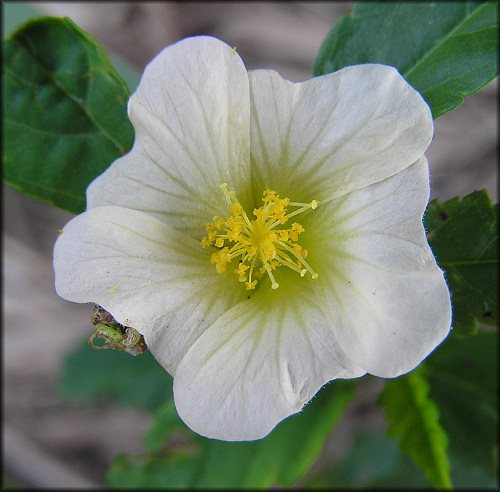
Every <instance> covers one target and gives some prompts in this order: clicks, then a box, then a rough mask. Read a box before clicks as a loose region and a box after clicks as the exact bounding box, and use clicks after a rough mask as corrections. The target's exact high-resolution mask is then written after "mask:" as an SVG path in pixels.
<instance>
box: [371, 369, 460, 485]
mask: <svg viewBox="0 0 500 492" xmlns="http://www.w3.org/2000/svg"><path fill="white" fill-rule="evenodd" d="M428 393H429V385H428V383H427V381H426V380H425V378H424V377H423V376H422V375H421V373H420V372H419V371H418V370H417V371H413V372H411V373H410V374H407V375H406V376H402V377H400V378H397V379H392V380H389V381H387V383H386V385H385V388H384V390H383V391H382V393H381V394H380V397H379V403H380V404H381V405H382V406H383V407H384V408H385V410H386V415H387V420H388V421H389V429H388V434H389V436H391V437H394V438H398V439H399V446H400V448H401V450H402V451H403V452H405V453H407V454H409V455H410V456H411V457H412V459H413V461H414V462H415V463H416V464H417V465H418V466H420V467H421V468H423V469H424V471H425V472H426V475H427V477H428V478H429V480H430V481H431V482H432V483H433V484H434V485H435V486H436V487H438V488H450V487H451V479H450V465H449V462H448V456H447V453H446V448H447V442H448V441H447V436H446V433H445V432H444V430H443V429H442V427H441V425H440V424H439V412H438V409H437V407H436V405H435V404H434V402H433V401H432V400H431V399H430V398H429V395H428Z"/></svg>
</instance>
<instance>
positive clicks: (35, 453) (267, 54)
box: [2, 2, 498, 488]
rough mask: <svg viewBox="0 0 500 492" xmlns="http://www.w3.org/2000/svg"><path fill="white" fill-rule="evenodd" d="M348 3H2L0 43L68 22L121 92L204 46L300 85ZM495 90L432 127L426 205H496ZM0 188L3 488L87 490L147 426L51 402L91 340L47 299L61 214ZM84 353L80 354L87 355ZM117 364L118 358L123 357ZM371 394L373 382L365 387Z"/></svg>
mask: <svg viewBox="0 0 500 492" xmlns="http://www.w3.org/2000/svg"><path fill="white" fill-rule="evenodd" d="M351 7H352V2H331V3H330V2H321V3H314V2H303V3H300V2H299V3H288V2H276V3H273V2H112V3H111V2H110V3H107V2H96V3H92V2H88V3H87V2H85V3H79V2H69V3H65V2H54V3H45V2H36V3H32V4H29V3H21V2H2V8H3V33H4V38H6V37H8V36H9V34H10V33H11V32H12V30H13V29H15V28H17V27H18V26H19V24H20V23H21V22H24V21H25V20H27V19H29V18H31V17H36V16H39V15H54V16H68V17H70V18H71V19H72V20H73V21H74V22H75V23H76V24H78V25H79V26H80V27H81V28H82V29H84V30H86V31H88V32H89V33H90V34H91V35H92V36H93V37H95V38H96V40H97V41H98V42H99V43H101V44H102V45H103V46H104V47H105V48H106V49H107V50H108V51H109V52H110V53H112V55H113V60H114V61H116V65H115V66H117V68H119V71H120V73H122V74H123V75H124V78H126V80H127V82H129V84H130V87H131V89H132V88H133V84H134V83H136V81H137V80H138V77H137V75H136V74H140V73H141V72H142V70H143V68H144V67H145V65H146V64H147V63H148V62H149V61H150V60H151V59H152V58H153V57H154V56H155V55H156V54H157V53H158V52H159V51H160V50H161V49H163V48H164V47H165V46H167V45H169V44H172V43H174V42H176V41H178V40H180V39H182V38H185V37H187V36H192V35H198V34H208V35H212V36H215V37H218V38H219V39H221V40H223V41H225V42H226V43H227V44H229V45H231V46H236V47H237V50H238V53H239V54H240V56H241V57H242V59H243V61H244V62H245V64H246V66H247V68H248V69H254V68H271V69H274V70H277V71H278V72H279V73H280V74H281V75H282V76H283V77H285V78H288V79H289V80H291V81H294V82H299V81H303V80H307V79H309V78H310V77H311V70H312V64H313V61H314V58H315V56H316V54H317V52H318V49H319V47H320V45H321V43H322V41H323V39H324V38H325V36H326V34H327V33H328V31H329V30H330V29H331V27H332V26H333V25H334V23H335V22H336V20H337V19H338V18H339V17H340V16H342V15H345V14H348V13H349V12H350V9H351ZM497 111H498V99H497V80H495V81H493V82H492V83H490V84H489V85H487V86H486V87H485V88H484V89H482V90H481V91H480V92H479V93H477V94H475V95H473V96H470V97H468V98H466V100H465V103H464V104H463V105H462V106H461V107H459V108H458V109H456V110H454V111H452V112H450V113H447V114H445V115H443V116H441V117H440V118H438V119H437V120H436V122H435V137H434V141H433V142H432V143H431V146H430V148H429V150H428V152H427V157H428V160H429V163H430V169H431V189H432V196H431V198H439V199H440V201H441V202H443V201H445V200H447V199H449V198H452V197H455V196H457V195H458V196H460V197H463V196H465V195H467V194H468V193H470V192H472V191H474V190H480V189H483V188H486V189H488V191H489V193H490V196H491V198H492V201H493V202H494V203H496V202H497V200H498V189H497V185H498V169H497V158H498V148H497V133H498V128H497ZM2 186H3V189H2V191H3V224H4V230H3V267H4V268H3V275H4V276H3V306H4V310H3V326H4V330H3V336H4V340H3V371H2V374H3V390H4V394H3V396H4V398H3V402H4V408H3V409H4V412H3V418H4V421H3V429H4V432H3V459H4V467H3V470H4V474H5V476H6V479H7V484H8V485H13V486H16V485H17V486H21V487H24V486H30V487H40V488H57V487H64V488H94V487H95V488H97V487H101V488H102V487H103V486H105V478H104V477H105V472H106V470H107V469H108V468H109V466H110V464H111V462H112V460H113V458H114V456H115V455H116V454H118V453H127V454H138V453H140V452H141V451H143V448H142V446H141V437H142V436H143V434H144V432H145V431H146V430H147V428H148V426H149V424H150V422H151V416H150V414H148V413H146V412H141V411H138V410H134V409H131V408H127V407H123V406H119V405H118V404H117V403H114V402H113V401H112V400H110V399H106V398H102V399H100V400H99V401H97V402H94V403H91V402H77V401H72V400H69V399H67V398H63V397H62V396H61V394H60V392H59V383H60V379H61V368H62V364H63V361H64V359H65V357H66V356H67V355H68V354H69V353H71V352H72V351H74V350H75V347H76V346H77V345H79V344H81V342H82V340H85V339H87V338H88V337H89V336H90V334H91V333H92V332H93V327H92V325H91V324H90V314H91V307H90V306H81V305H75V304H71V303H68V302H65V301H63V300H62V299H60V298H59V297H58V296H57V295H56V294H55V291H54V287H53V283H54V275H53V270H52V248H53V245H54V242H55V240H56V238H57V235H58V229H62V227H63V226H64V225H65V223H66V222H67V221H68V220H69V219H70V218H71V214H69V213H67V212H64V211H62V210H59V209H56V208H54V207H52V206H51V205H48V204H45V203H42V202H40V201H38V200H35V199H32V198H30V197H27V196H25V195H23V194H21V193H19V192H17V191H16V190H14V189H13V188H10V187H8V186H6V185H2ZM89 350H91V349H90V348H89ZM122 355H123V356H124V357H127V356H128V355H126V354H122ZM374 391H376V382H375V384H374ZM384 425H385V422H384V418H383V415H382V414H381V413H380V412H379V411H378V410H377V408H376V407H375V406H374V394H370V393H368V394H365V395H364V396H362V397H360V398H358V400H356V401H355V402H354V405H353V406H352V408H351V409H350V410H349V412H348V415H347V416H346V418H344V420H343V421H342V422H341V423H340V424H339V426H338V427H337V429H336V430H335V431H334V435H333V436H332V439H331V443H330V444H329V445H328V446H327V449H326V450H325V453H328V457H329V458H328V459H334V458H335V457H339V456H341V455H342V453H343V452H344V451H345V449H346V447H347V446H348V443H349V442H350V439H352V438H353V436H354V435H356V433H359V432H360V431H361V430H363V429H367V428H376V429H381V428H383V427H384Z"/></svg>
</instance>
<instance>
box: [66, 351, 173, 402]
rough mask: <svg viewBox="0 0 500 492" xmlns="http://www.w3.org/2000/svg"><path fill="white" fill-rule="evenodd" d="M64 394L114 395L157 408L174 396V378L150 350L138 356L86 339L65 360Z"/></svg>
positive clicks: (93, 397)
mask: <svg viewBox="0 0 500 492" xmlns="http://www.w3.org/2000/svg"><path fill="white" fill-rule="evenodd" d="M61 389H62V393H63V394H64V395H65V396H67V397H70V398H75V399H80V400H83V399H89V400H96V399H99V398H104V397H106V398H113V399H115V400H116V401H118V402H120V403H123V404H126V405H131V406H134V407H136V408H144V409H146V410H155V409H157V408H159V407H161V406H162V405H163V404H164V403H165V401H168V400H169V399H172V378H171V377H170V376H169V374H168V373H167V372H166V371H165V370H164V369H163V367H161V366H160V364H158V362H156V360H155V359H154V358H153V356H152V355H151V353H150V352H149V351H146V352H144V353H143V354H141V355H138V356H136V357H134V356H132V355H129V354H127V353H126V352H121V351H117V350H110V349H108V350H94V349H92V348H90V347H89V345H88V344H87V341H85V342H83V343H82V344H81V345H80V346H79V347H78V348H77V349H76V350H75V351H74V352H73V353H71V354H70V355H69V356H68V357H67V358H66V360H65V361H64V367H63V377H62V380H61Z"/></svg>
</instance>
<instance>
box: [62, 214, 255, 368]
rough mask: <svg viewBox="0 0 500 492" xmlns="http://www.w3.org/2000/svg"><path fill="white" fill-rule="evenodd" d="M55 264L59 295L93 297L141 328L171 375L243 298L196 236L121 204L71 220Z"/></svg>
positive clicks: (234, 281) (122, 320)
mask: <svg viewBox="0 0 500 492" xmlns="http://www.w3.org/2000/svg"><path fill="white" fill-rule="evenodd" d="M54 270H55V274H56V291H57V293H58V294H59V295H60V296H61V297H63V298H64V299H66V300H69V301H73V302H80V303H85V302H95V303H97V304H99V305H101V306H102V307H103V308H104V309H106V310H107V311H109V312H110V313H111V314H112V315H113V316H114V317H115V319H116V320H117V321H118V322H120V323H122V324H123V325H126V326H131V327H133V328H135V329H136V330H138V331H139V332H140V333H141V334H142V335H144V338H145V340H146V343H147V344H148V346H149V347H150V349H151V351H152V352H153V354H154V355H155V356H157V359H158V360H159V362H160V363H161V364H162V365H163V366H164V367H165V368H166V369H167V370H168V371H169V372H170V373H171V374H174V372H175V368H176V367H177V364H178V363H179V361H180V359H181V358H182V357H183V356H184V354H185V353H186V352H187V350H188V349H189V347H190V346H191V345H192V344H193V343H194V341H195V340H196V339H197V338H198V337H199V336H200V334H201V333H202V332H203V331H204V330H205V328H206V327H207V326H210V325H211V324H212V323H213V322H214V321H215V320H216V319H217V318H218V317H219V316H220V315H221V314H222V313H224V312H225V311H227V310H228V309H230V308H231V307H232V306H234V305H235V304H236V303H238V302H239V301H240V300H242V299H246V294H245V290H244V289H241V288H234V287H235V284H238V285H237V287H241V285H240V284H239V282H238V281H237V279H236V276H235V275H232V274H229V273H228V274H227V275H228V276H229V277H228V276H226V274H223V275H220V274H217V272H216V271H215V268H214V266H213V265H212V264H211V263H210V255H209V252H207V251H206V250H204V249H202V248H201V246H200V243H199V241H194V240H192V239H190V238H188V237H186V236H185V235H183V234H181V233H178V232H177V231H175V230H174V229H172V228H171V227H169V226H168V225H166V224H164V223H163V222H160V221H158V220H157V219H155V218H154V217H151V216H148V215H146V214H144V213H142V212H137V211H135V210H130V209H125V208H121V207H98V208H93V209H91V210H88V211H87V212H85V213H83V214H81V215H79V216H77V217H75V218H74V219H72V220H71V221H70V222H69V223H68V224H67V225H66V227H65V228H64V229H63V232H62V234H61V235H60V236H59V238H58V240H57V242H56V245H55V248H54ZM231 285H233V288H232V287H231ZM222 289H224V295H221V294H220V293H221V291H222ZM89 317H90V313H89Z"/></svg>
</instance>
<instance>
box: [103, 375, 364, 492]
mask: <svg viewBox="0 0 500 492" xmlns="http://www.w3.org/2000/svg"><path fill="white" fill-rule="evenodd" d="M355 387H356V386H355V383H354V382H352V381H335V382H333V383H330V384H329V385H328V386H327V387H326V388H323V389H322V390H321V392H320V393H319V394H318V395H317V396H316V397H315V398H314V399H313V401H311V402H310V403H309V404H308V405H307V406H306V408H305V409H304V410H303V411H302V412H301V414H300V415H296V416H293V417H290V418H289V419H287V420H286V421H284V422H282V423H281V424H280V425H278V427H277V428H276V429H275V430H274V431H273V432H272V433H271V434H270V435H269V436H268V437H266V438H264V439H262V440H260V441H254V442H233V443H228V442H222V441H215V440H211V439H205V438H201V437H200V436H197V435H196V434H194V433H192V432H189V436H190V441H189V442H187V443H184V444H181V445H180V446H179V448H178V449H176V448H173V449H172V447H171V446H169V445H168V444H167V445H165V447H163V445H162V443H164V441H165V439H167V438H169V437H170V436H171V435H172V433H173V432H174V431H176V430H179V429H182V428H183V424H182V423H181V421H180V420H179V419H178V417H177V418H176V414H175V410H174V407H173V405H167V406H165V407H164V408H163V409H162V410H161V411H160V412H159V413H158V414H157V416H156V419H155V422H154V423H153V425H152V427H151V430H150V431H149V432H148V434H147V436H146V438H145V444H146V445H147V446H148V447H149V449H150V451H149V452H148V453H145V454H144V455H142V456H136V457H125V456H121V457H119V458H118V459H117V460H116V461H115V463H114V465H113V467H112V468H111V470H110V472H109V474H108V480H109V482H110V484H111V485H112V486H113V487H125V486H129V487H136V488H141V487H163V488H171V487H183V488H186V487H187V488H214V487H215V488H230V489H231V488H241V487H248V488H255V487H269V486H271V485H273V484H279V485H282V486H289V485H291V484H293V483H295V482H296V481H297V480H298V479H299V478H300V477H301V476H302V475H303V474H304V473H305V472H306V471H307V469H308V468H309V466H310V465H311V464H312V462H313V460H314V459H315V458H316V456H317V455H318V453H319V452H320V450H321V449H322V447H323V445H324V442H325V440H326V438H327V437H328V435H329V434H330V433H331V431H332V429H333V427H334V426H335V424H336V423H337V422H338V421H339V420H340V418H341V416H342V415H343V413H344V411H345V409H346V407H347V404H348V403H349V402H350V401H351V399H352V397H353V395H354V389H355Z"/></svg>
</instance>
